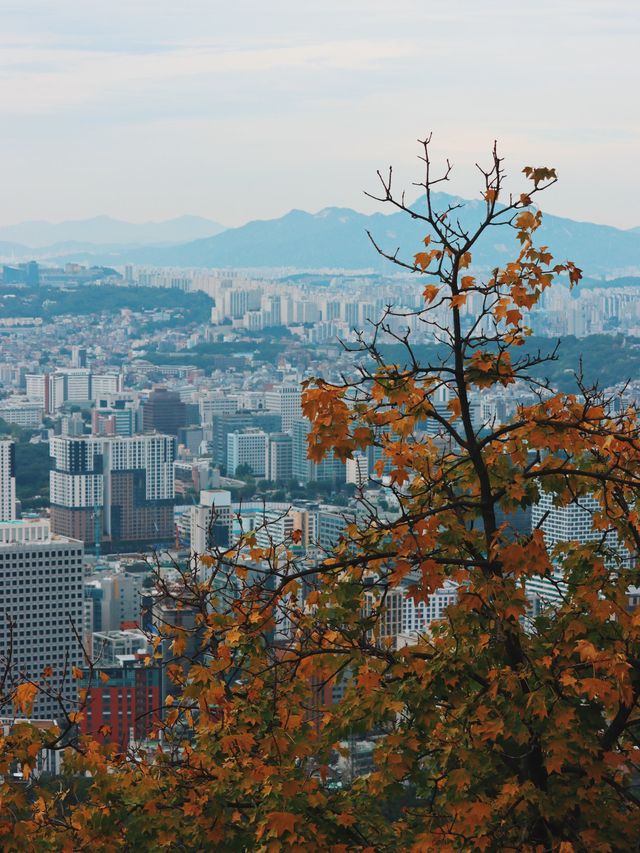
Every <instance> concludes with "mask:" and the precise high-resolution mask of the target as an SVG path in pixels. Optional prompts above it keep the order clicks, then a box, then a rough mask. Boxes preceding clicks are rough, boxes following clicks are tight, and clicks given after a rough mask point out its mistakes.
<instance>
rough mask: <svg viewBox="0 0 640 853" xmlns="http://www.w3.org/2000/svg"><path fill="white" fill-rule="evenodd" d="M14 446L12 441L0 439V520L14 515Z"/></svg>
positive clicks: (9, 518)
mask: <svg viewBox="0 0 640 853" xmlns="http://www.w3.org/2000/svg"><path fill="white" fill-rule="evenodd" d="M15 466H16V447H15V444H14V443H13V442H12V441H0V521H13V519H14V518H15V517H16V475H15Z"/></svg>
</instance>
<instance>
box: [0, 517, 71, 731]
mask: <svg viewBox="0 0 640 853" xmlns="http://www.w3.org/2000/svg"><path fill="white" fill-rule="evenodd" d="M83 560H84V551H83V544H82V542H79V541H77V540H75V539H69V538H67V537H63V536H57V535H55V534H52V533H51V531H50V529H49V524H48V522H46V521H42V520H40V519H39V520H37V521H9V522H3V523H0V659H1V660H2V661H3V663H4V662H5V661H6V662H7V663H8V664H9V672H10V673H11V679H12V680H13V681H14V683H17V682H18V681H20V680H24V679H25V678H30V679H33V680H34V681H36V682H40V681H41V680H42V679H43V671H45V670H46V671H47V672H49V671H50V672H51V674H50V675H49V676H46V677H45V679H46V681H47V682H48V685H49V687H50V691H48V692H50V693H51V695H47V693H46V692H42V691H41V692H39V693H38V695H37V697H36V699H35V702H34V705H33V710H32V716H33V717H37V718H40V719H56V718H58V717H59V716H60V705H59V701H58V696H60V697H61V699H62V701H63V702H64V704H65V705H66V707H67V708H68V709H69V708H71V707H72V705H73V703H74V702H75V701H76V700H77V689H76V682H75V681H74V679H73V677H72V667H74V666H80V665H81V664H82V663H83V651H82V645H81V642H80V637H81V635H82V625H83V607H84V605H83V582H84V565H83ZM7 659H8V660H7ZM49 667H50V668H51V669H50V670H49V669H48V668H49ZM4 713H5V715H6V710H5V711H4ZM2 714H3V709H2V708H0V716H2Z"/></svg>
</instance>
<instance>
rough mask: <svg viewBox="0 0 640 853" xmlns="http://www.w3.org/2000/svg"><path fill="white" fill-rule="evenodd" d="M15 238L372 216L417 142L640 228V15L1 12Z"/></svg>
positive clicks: (566, 1) (254, 7)
mask: <svg viewBox="0 0 640 853" xmlns="http://www.w3.org/2000/svg"><path fill="white" fill-rule="evenodd" d="M0 48H1V49H0V116H1V118H2V125H1V127H2V130H1V131H0V154H1V156H0V188H1V198H2V204H1V205H0V222H1V223H2V224H8V223H11V222H16V221H18V220H22V219H32V218H43V219H49V220H53V221H58V220H61V219H65V218H76V217H78V218H79V217H85V216H92V215H95V214H98V213H108V214H111V215H113V216H118V217H122V218H125V219H130V220H133V221H142V220H145V219H161V218H166V217H170V216H175V215H179V214H182V213H196V214H200V215H203V216H209V217H211V218H213V219H216V220H218V221H220V222H222V223H224V224H227V225H236V224H241V223H242V222H244V221H246V220H248V219H255V218H267V217H272V216H278V215H280V214H282V213H284V212H286V211H287V210H289V209H290V208H292V207H299V208H305V209H308V210H314V211H315V210H318V209H320V208H322V207H326V206H332V205H338V206H345V207H347V206H348V207H355V208H357V209H362V210H371V209H372V208H371V206H370V205H369V204H368V203H367V202H366V201H365V200H364V199H363V197H362V190H363V189H370V188H372V187H374V186H375V170H376V168H378V167H386V166H387V165H388V164H389V163H393V164H395V166H396V167H397V172H398V175H399V177H402V178H404V179H405V180H406V181H407V182H408V181H410V180H411V179H412V178H416V177H419V176H420V171H419V164H418V162H417V161H415V159H414V157H415V154H416V146H415V140H416V138H417V137H419V136H422V135H424V134H425V133H426V132H428V131H429V130H432V131H433V132H434V154H435V155H436V156H437V155H442V156H447V155H448V156H449V157H450V158H451V159H452V161H453V163H454V165H455V166H456V172H455V173H454V178H455V180H454V182H453V183H452V184H451V186H450V190H451V191H454V192H458V193H459V194H461V195H466V196H471V195H475V194H476V193H477V191H478V188H479V181H478V178H477V176H476V174H475V173H474V168H473V164H474V163H475V161H476V160H478V159H482V158H483V155H484V154H485V152H487V151H488V150H489V148H490V146H491V143H492V140H493V139H494V137H497V139H498V140H499V143H500V148H501V150H502V152H503V154H504V156H505V157H506V162H507V165H508V167H509V171H510V172H511V173H513V174H515V173H516V172H517V171H518V170H519V169H520V168H521V167H522V166H523V165H527V164H531V165H555V166H556V167H557V168H558V171H559V175H560V178H561V181H560V183H559V185H558V186H557V187H555V188H554V189H553V190H552V191H551V193H550V194H549V195H548V196H547V199H546V201H545V204H544V207H545V208H546V209H548V210H549V211H551V212H554V213H558V214H561V215H565V216H570V217H573V218H576V219H589V220H593V221H599V222H607V223H610V224H614V225H618V226H621V227H631V226H637V225H640V203H639V202H638V199H639V198H640V167H639V165H638V156H639V154H640V148H639V144H638V143H639V138H640V94H639V93H640V71H639V68H640V4H639V3H638V0H597V2H596V0H536V2H534V3H525V2H518V0H483V2H480V0H447V2H446V3H445V2H442V0H438V2H434V0H415V2H414V0H386V1H385V2H380V0H268V2H266V1H265V0H179V2H176V0H108V2H104V0H101V2H98V0H55V2H52V0H0Z"/></svg>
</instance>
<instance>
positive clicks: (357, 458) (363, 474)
mask: <svg viewBox="0 0 640 853" xmlns="http://www.w3.org/2000/svg"><path fill="white" fill-rule="evenodd" d="M345 470H346V477H347V483H353V484H354V485H355V486H357V487H358V488H361V487H362V486H364V485H365V483H366V482H367V481H368V480H369V459H368V457H367V456H365V455H364V454H363V453H356V454H355V455H354V456H353V458H352V459H347V462H346V469H345Z"/></svg>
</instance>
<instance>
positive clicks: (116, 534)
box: [50, 434, 176, 544]
mask: <svg viewBox="0 0 640 853" xmlns="http://www.w3.org/2000/svg"><path fill="white" fill-rule="evenodd" d="M175 444H176V442H175V438H173V436H169V435H156V434H152V435H135V436H130V437H124V436H109V437H104V438H103V437H97V436H90V437H89V436H87V437H82V438H80V437H79V438H70V437H56V438H54V439H53V440H52V442H51V445H50V448H51V449H50V452H51V456H52V457H53V459H54V468H53V470H52V471H51V473H50V496H51V526H52V530H53V531H54V532H55V533H59V534H62V535H67V536H73V537H74V538H78V539H82V540H83V541H84V542H87V543H92V544H95V541H96V532H98V534H99V535H100V536H101V539H102V541H105V542H112V543H140V542H145V543H155V542H161V541H163V540H166V539H171V538H173V534H174V527H173V503H174V495H175V489H174V470H173V463H174V461H175V454H176V447H175Z"/></svg>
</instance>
